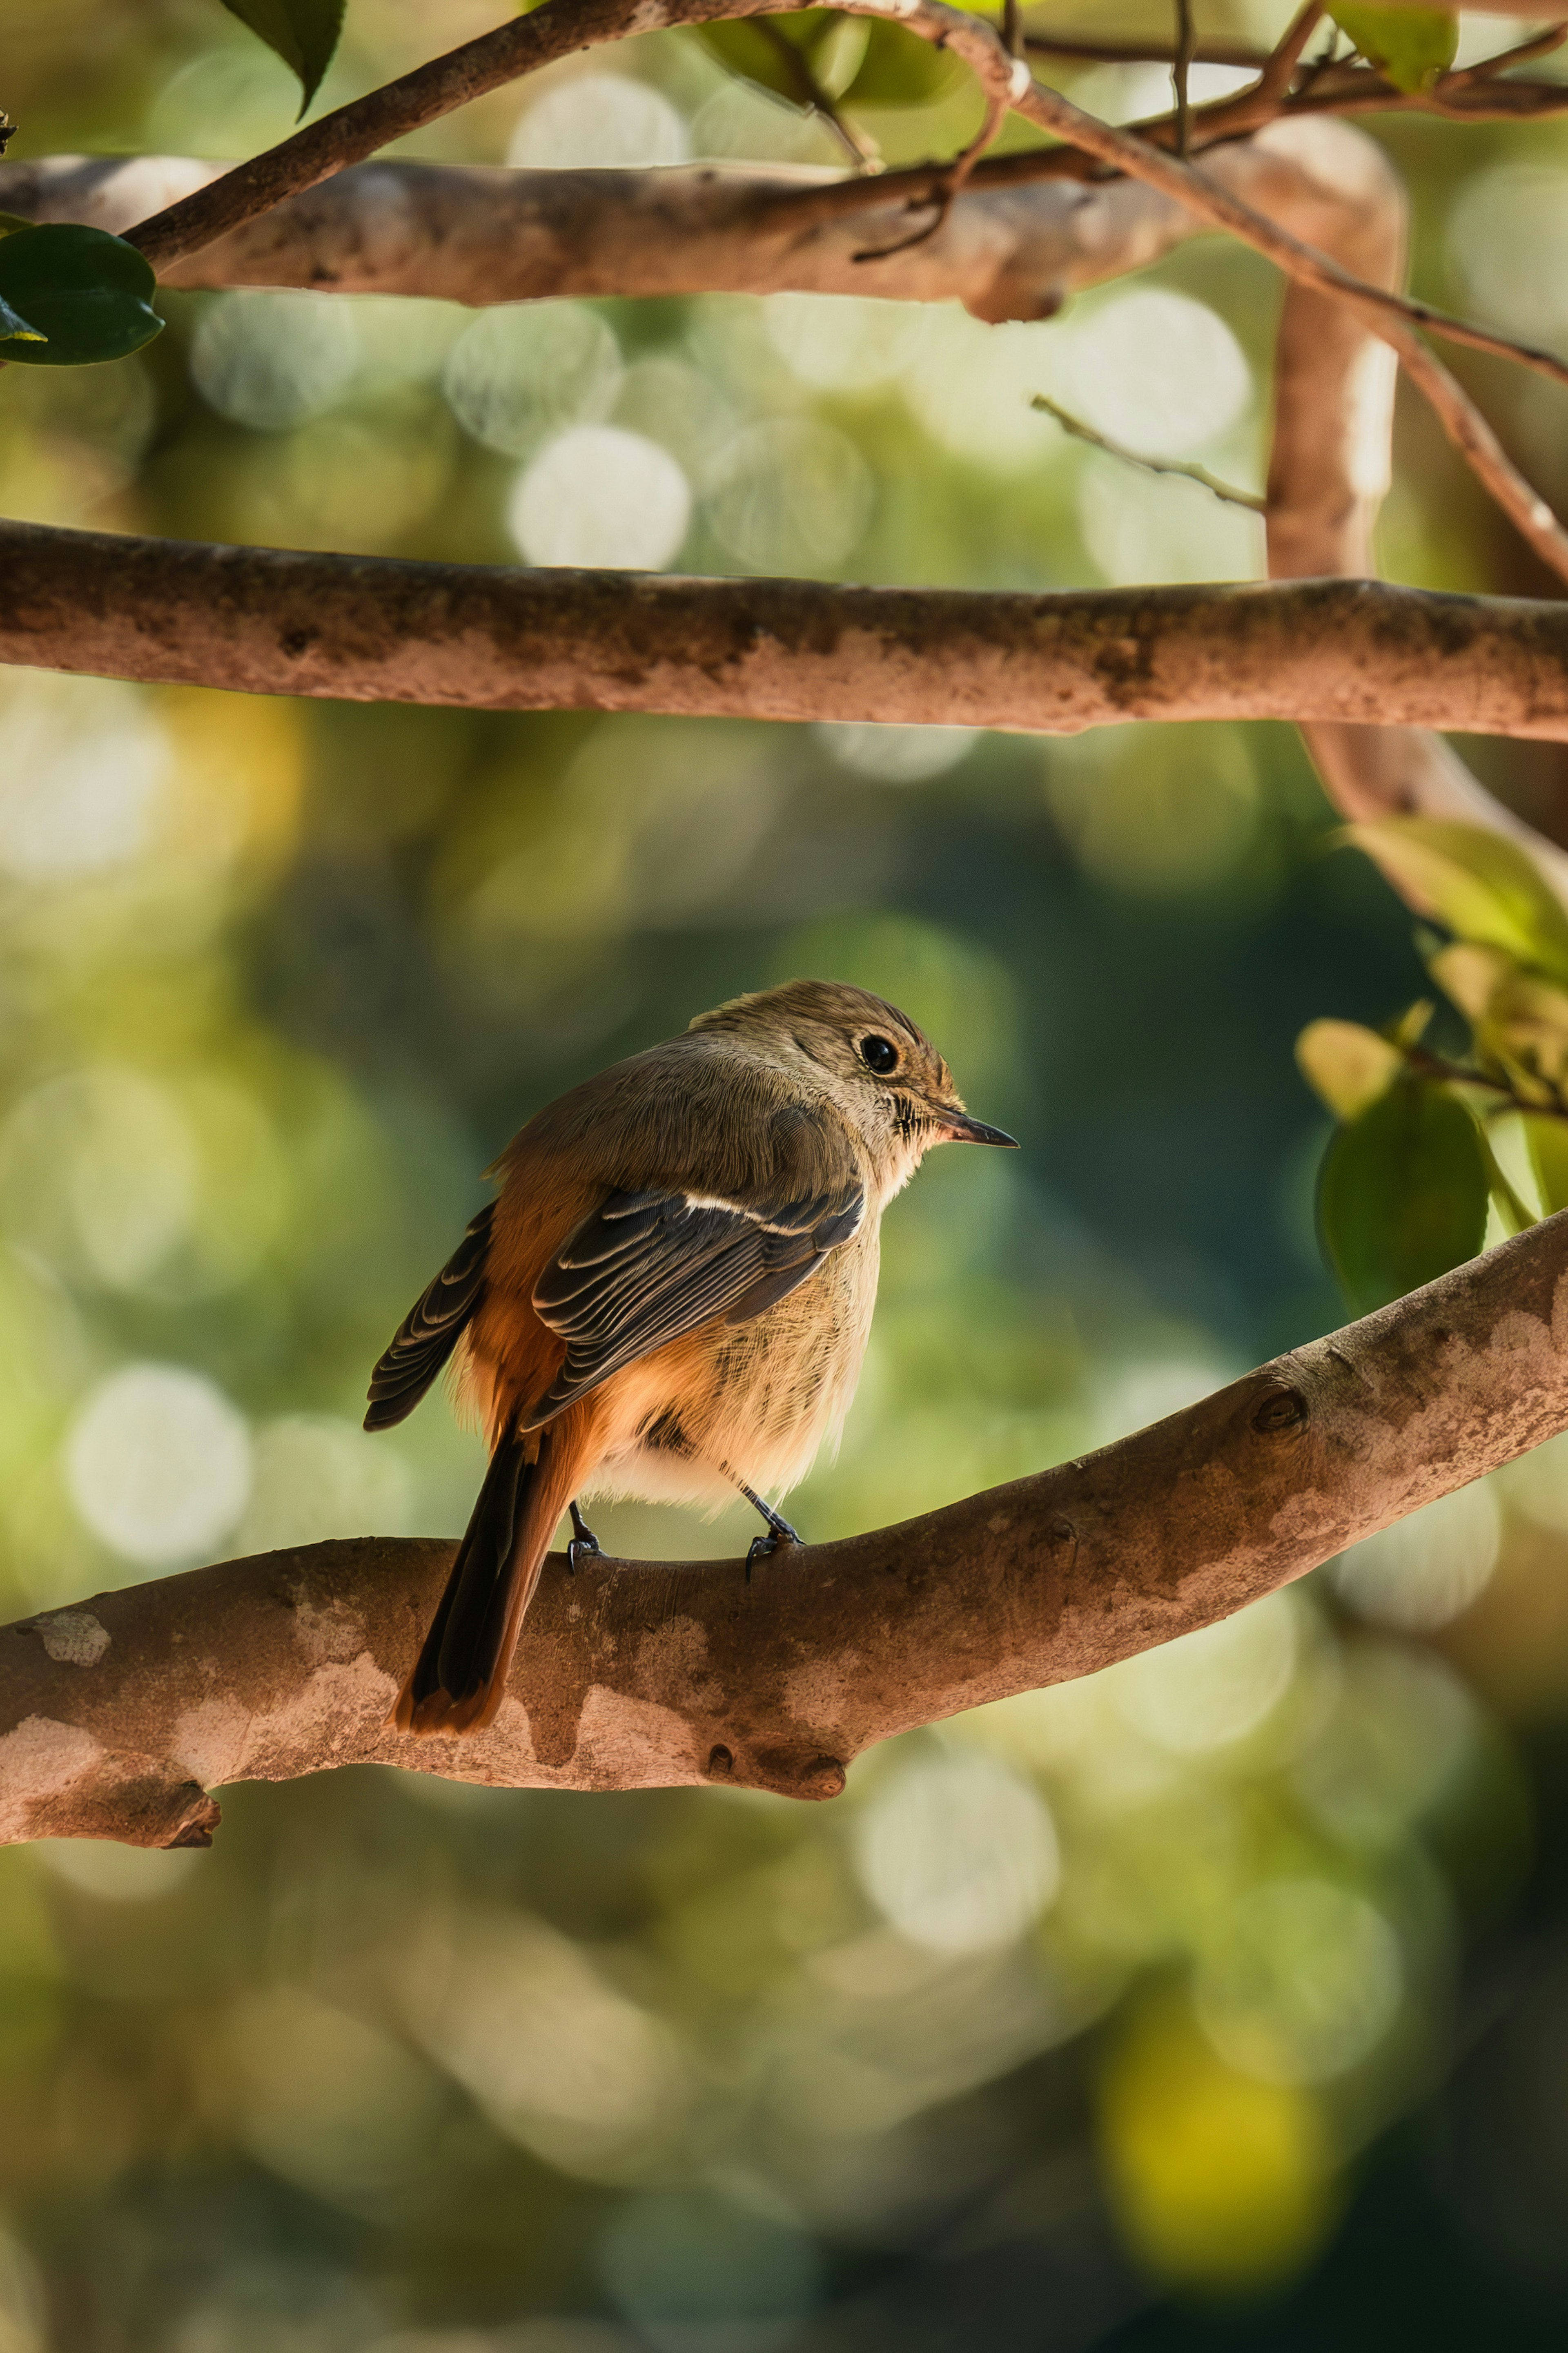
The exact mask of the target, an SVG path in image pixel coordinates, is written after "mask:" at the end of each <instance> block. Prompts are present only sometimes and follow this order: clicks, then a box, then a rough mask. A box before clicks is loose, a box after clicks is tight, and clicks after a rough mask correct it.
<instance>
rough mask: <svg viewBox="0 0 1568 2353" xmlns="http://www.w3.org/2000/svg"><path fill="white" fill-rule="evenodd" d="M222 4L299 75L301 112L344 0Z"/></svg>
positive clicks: (325, 59) (333, 43) (334, 38)
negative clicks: (301, 93)
mask: <svg viewBox="0 0 1568 2353" xmlns="http://www.w3.org/2000/svg"><path fill="white" fill-rule="evenodd" d="M223 5H224V6H225V7H226V9H227V10H228V12H229V15H230V16H237V17H238V18H239V20H240V23H241V24H242V25H248V26H249V27H250V29H251V31H252V32H253V33H256V34H258V35H259V37H260V38H261V39H262V40H264V41H265V42H266V44H267V46H268V48H269V49H271V50H272V51H273V53H274V55H275V56H277V57H280V58H282V60H283V62H284V64H285V65H286V66H287V67H288V68H289V71H290V72H291V73H296V74H298V75H299V77H300V90H302V91H303V92H304V96H303V97H302V98H301V99H300V113H301V114H303V113H304V111H305V109H306V108H307V107H308V106H309V105H310V100H312V99H313V98H314V97H315V95H316V92H317V91H318V90H320V88H321V77H322V75H323V74H324V73H325V72H326V70H327V68H328V67H329V66H330V65H331V62H332V52H333V51H334V49H335V48H336V47H337V46H338V36H339V35H340V34H341V33H342V29H343V7H344V5H345V0H223Z"/></svg>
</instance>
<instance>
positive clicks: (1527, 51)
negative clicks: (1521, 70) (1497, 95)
mask: <svg viewBox="0 0 1568 2353" xmlns="http://www.w3.org/2000/svg"><path fill="white" fill-rule="evenodd" d="M1564 41H1568V24H1563V25H1549V26H1547V28H1546V30H1545V32H1544V33H1538V34H1537V35H1536V36H1535V37H1534V38H1533V39H1532V40H1529V41H1521V42H1520V43H1519V45H1518V47H1515V48H1511V49H1500V50H1499V51H1498V53H1497V55H1496V56H1495V57H1490V58H1478V60H1477V62H1476V63H1475V64H1474V65H1473V66H1459V67H1458V68H1455V69H1452V70H1450V71H1449V72H1448V73H1447V75H1446V76H1445V77H1444V79H1445V80H1447V82H1449V83H1465V82H1476V81H1490V80H1491V79H1493V77H1494V76H1495V75H1497V74H1500V73H1501V72H1503V71H1504V69H1506V68H1507V67H1509V66H1522V65H1525V64H1527V63H1528V62H1529V60H1530V59H1531V58H1549V57H1550V56H1551V55H1552V51H1553V50H1554V49H1560V48H1561V47H1563V42H1564Z"/></svg>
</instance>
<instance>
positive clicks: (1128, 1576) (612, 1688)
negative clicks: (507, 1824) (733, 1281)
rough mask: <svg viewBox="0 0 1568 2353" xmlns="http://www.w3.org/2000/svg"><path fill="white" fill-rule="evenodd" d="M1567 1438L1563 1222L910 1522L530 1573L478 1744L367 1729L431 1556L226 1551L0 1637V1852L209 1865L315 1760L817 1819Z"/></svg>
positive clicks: (422, 1590) (404, 1640)
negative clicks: (938, 1723) (228, 1810)
mask: <svg viewBox="0 0 1568 2353" xmlns="http://www.w3.org/2000/svg"><path fill="white" fill-rule="evenodd" d="M1565 1427H1568V1212H1564V1213H1563V1215H1562V1216H1559V1217H1556V1218H1552V1219H1548V1220H1547V1221H1546V1222H1545V1223H1544V1224H1542V1225H1539V1226H1535V1227H1533V1228H1531V1229H1530V1230H1529V1231H1528V1232H1527V1233H1524V1234H1522V1235H1521V1236H1520V1237H1519V1238H1518V1239H1517V1240H1513V1241H1510V1242H1505V1243H1504V1244H1503V1245H1502V1247H1501V1248H1500V1250H1495V1251H1493V1252H1492V1253H1491V1255H1490V1256H1489V1257H1487V1258H1484V1259H1478V1260H1474V1261H1471V1263H1470V1264H1469V1265H1468V1266H1465V1267H1461V1268H1460V1269H1458V1271H1456V1272H1455V1273H1453V1274H1450V1275H1447V1276H1445V1277H1444V1278H1443V1280H1442V1281H1441V1282H1436V1283H1433V1284H1431V1285H1429V1286H1428V1288H1427V1289H1426V1290H1425V1291H1420V1292H1416V1293H1415V1294H1414V1295H1413V1296H1412V1297H1410V1298H1408V1299H1404V1300H1400V1301H1398V1302H1397V1303H1395V1304H1394V1306H1392V1307H1387V1308H1384V1309H1383V1310H1382V1311H1381V1312H1380V1313H1379V1314H1376V1315H1372V1316H1368V1317H1367V1318H1366V1319H1365V1320H1364V1321H1363V1322H1362V1323H1359V1324H1352V1325H1350V1326H1349V1327H1348V1329H1346V1330H1344V1331H1342V1332H1339V1333H1336V1334H1334V1335H1332V1336H1331V1338H1329V1339H1326V1340H1319V1341H1314V1342H1313V1343H1312V1344H1311V1345H1309V1346H1307V1347H1303V1348H1298V1349H1296V1350H1294V1351H1293V1352H1292V1353H1291V1354H1290V1355H1289V1356H1281V1357H1278V1358H1276V1359H1275V1361H1274V1362H1273V1363H1272V1364H1270V1365H1266V1366H1263V1367H1262V1368H1261V1369H1260V1370H1258V1371H1257V1372H1254V1373H1249V1374H1247V1377H1245V1378H1244V1379H1242V1380H1239V1381H1236V1382H1233V1383H1232V1384H1231V1386H1230V1387H1229V1388H1224V1389H1221V1390H1220V1391H1219V1392H1218V1393H1217V1394H1216V1395H1215V1396H1214V1397H1211V1398H1206V1399H1205V1400H1204V1402H1203V1403H1202V1404H1199V1405H1195V1406H1193V1407H1190V1408H1188V1409H1186V1410H1184V1412H1181V1413H1177V1414H1173V1415H1171V1416H1170V1417H1169V1419H1166V1420H1164V1421H1160V1422H1156V1423H1155V1424H1154V1425H1153V1426H1152V1428H1151V1429H1148V1430H1141V1431H1139V1432H1138V1433H1137V1434H1136V1435H1135V1436H1133V1437H1131V1438H1126V1439H1122V1440H1120V1441H1119V1442H1118V1443H1117V1444H1115V1445H1113V1446H1109V1447H1105V1448H1102V1449H1101V1450H1100V1452H1098V1453H1096V1454H1090V1455H1089V1456H1087V1457H1085V1458H1084V1459H1083V1460H1082V1461H1076V1462H1068V1463H1064V1464H1062V1465H1061V1466H1060V1467H1059V1468H1058V1469H1057V1470H1054V1471H1047V1472H1042V1473H1040V1474H1039V1475H1037V1477H1034V1478H1029V1479H1020V1480H1016V1481H1015V1482H1013V1483H1012V1484H1011V1485H1009V1486H1005V1487H997V1488H993V1489H991V1490H990V1491H989V1492H988V1493H984V1494H980V1495H974V1496H971V1497H970V1498H969V1499H968V1500H967V1501H966V1502H964V1503H959V1504H949V1505H948V1506H947V1507H946V1508H945V1509H944V1510H942V1511H937V1512H931V1513H928V1514H926V1515H925V1516H924V1517H923V1518H921V1519H917V1520H909V1521H906V1522H905V1523H903V1525H900V1526H898V1527H892V1528H884V1529H880V1530H879V1531H877V1532H876V1533H875V1534H873V1535H863V1536H855V1537H852V1538H850V1539H849V1540H848V1541H847V1542H846V1543H840V1544H830V1545H821V1546H815V1545H814V1546H808V1547H806V1548H804V1549H803V1550H801V1551H799V1552H794V1551H791V1552H789V1553H787V1554H785V1555H784V1556H779V1557H777V1558H775V1559H774V1560H773V1561H770V1562H768V1563H767V1564H765V1565H764V1566H763V1567H761V1568H760V1569H758V1570H757V1571H756V1572H755V1574H754V1575H753V1577H752V1581H751V1582H750V1583H749V1584H748V1583H747V1582H746V1579H745V1574H744V1570H743V1568H742V1564H741V1563H740V1562H738V1561H734V1562H724V1563H714V1562H704V1563H699V1564H678V1563H669V1562H660V1563H658V1564H657V1565H648V1566H644V1567H633V1566H631V1565H628V1564H626V1563H617V1562H613V1561H609V1560H593V1561H589V1562H587V1563H585V1564H584V1565H583V1566H582V1567H579V1569H578V1572H577V1575H576V1577H574V1578H572V1579H568V1577H567V1576H566V1574H565V1564H564V1562H563V1560H562V1559H561V1557H560V1556H555V1557H553V1558H552V1560H551V1561H550V1562H549V1563H548V1564H547V1567H546V1570H545V1574H544V1577H543V1579H542V1583H541V1585H540V1588H539V1590H538V1593H537V1594H536V1596H535V1598H534V1600H533V1603H532V1606H531V1609H530V1612H529V1616H528V1620H527V1623H526V1626H525V1628H524V1633H523V1641H522V1644H521V1649H520V1651H519V1653H518V1658H517V1662H516V1664H515V1666H514V1668H513V1670H512V1674H511V1680H510V1688H509V1693H508V1696H507V1698H506V1700H505V1702H504V1703H503V1704H502V1707H501V1711H500V1715H499V1717H498V1718H497V1721H496V1723H495V1725H493V1726H492V1727H491V1729H490V1730H489V1731H488V1732H486V1733H483V1734H481V1735H479V1736H477V1737H475V1738H472V1739H467V1740H455V1741H448V1740H417V1741H416V1740H411V1739H405V1738H404V1737H403V1736H400V1735H398V1734H395V1733H389V1732H388V1731H387V1730H386V1726H385V1718H386V1713H387V1709H388V1707H389V1705H390V1704H391V1702H392V1700H393V1698H394V1697H395V1694H396V1692H397V1689H398V1686H399V1684H400V1683H401V1681H402V1678H403V1676H404V1674H405V1671H406V1668H407V1665H408V1662H409V1660H410V1659H411V1658H412V1656H413V1654H414V1651H415V1650H416V1647H417V1644H418V1641H419V1637H420V1633H421V1631H422V1630H423V1628H424V1626H425V1624H426V1621H427V1620H428V1617H429V1613H430V1611H431V1609H433V1607H434V1605H435V1602H436V1599H437V1596H438V1594H439V1592H440V1589H441V1586H442V1582H443V1579H444V1578H445V1577H446V1575H447V1570H448V1568H449V1567H450V1565H451V1560H452V1556H453V1551H454V1547H453V1546H451V1545H450V1544H441V1543H433V1542H428V1541H420V1540H403V1541H398V1540H395V1539H388V1538H384V1537H366V1538H364V1539H363V1540H361V1541H358V1542H349V1543H339V1544H323V1545H315V1546H308V1547H305V1548H304V1549H302V1550H300V1551H295V1552H279V1553H268V1554H265V1555H262V1556H260V1557H258V1558H255V1559H250V1560H241V1561H230V1562H226V1563H225V1564H223V1565H222V1566H220V1567H214V1568H203V1569H195V1570H193V1571H191V1572H190V1573H189V1574H188V1575H186V1576H184V1577H165V1578H163V1579H160V1580H158V1581H157V1582H154V1583H152V1584H148V1585H143V1586H139V1587H134V1588H131V1589H129V1590H126V1591H121V1592H118V1593H106V1594H100V1595H97V1596H95V1597H94V1598H93V1599H90V1600H89V1601H85V1602H82V1603H80V1604H79V1605H77V1606H76V1607H74V1608H72V1609H58V1610H52V1611H49V1612H47V1614H45V1615H44V1616H42V1617H38V1618H33V1619H29V1620H24V1621H23V1622H22V1623H21V1624H19V1625H16V1626H11V1627H7V1628H5V1629H4V1630H0V1840H5V1841H13V1842H14V1841H19V1840H24V1839H31V1838H42V1837H92V1838H117V1839H121V1840H124V1841H127V1842H129V1843H131V1844H132V1845H142V1846H163V1845H205V1844H206V1843H207V1842H208V1841H209V1840H210V1837H211V1834H212V1831H213V1829H214V1828H215V1827H216V1822H217V1820H218V1809H217V1807H216V1804H215V1803H214V1802H213V1800H212V1799H211V1798H210V1797H209V1796H207V1794H206V1792H207V1791H208V1790H210V1789H213V1788H221V1787H222V1786H224V1785H225V1784H226V1783H229V1782H234V1781H246V1780H268V1781H277V1780H287V1779H290V1778H294V1777H295V1776H297V1775H299V1774H302V1773H313V1772H320V1771H322V1770H323V1769H326V1768H329V1767H334V1766H339V1765H355V1764H364V1763H379V1764H384V1765H402V1766H406V1767H410V1768H412V1769H413V1770H415V1771H419V1772H434V1773H437V1774H441V1775H444V1776H446V1777H447V1778H451V1779H457V1780H469V1781H480V1782H489V1783H496V1784H504V1785H506V1786H509V1787H513V1788H576V1789H605V1788H662V1787H669V1786H672V1785H676V1784H680V1783H700V1782H706V1783H709V1784H714V1783H721V1784H723V1785H724V1786H726V1787H736V1786H740V1787H743V1788H755V1789H767V1790H773V1791H775V1792H777V1793H779V1794H780V1795H783V1796H786V1797H794V1798H812V1799H820V1798H830V1797H834V1796H837V1793H838V1791H839V1790H840V1789H841V1788H843V1786H844V1776H845V1768H846V1767H847V1765H848V1764H849V1763H850V1761H851V1759H852V1758H854V1757H857V1756H858V1755H859V1754H860V1753H861V1751H862V1750H864V1749H866V1748H868V1747H870V1746H872V1745H873V1744H874V1743H875V1742H877V1741H880V1740H885V1739H887V1738H889V1736H891V1735H892V1734H894V1733H898V1732H902V1731H905V1730H907V1729H908V1728H909V1727H910V1726H911V1725H919V1724H928V1723H931V1722H933V1721H934V1720H936V1719H938V1718H941V1717H943V1716H949V1715H955V1714H957V1713H958V1712H959V1711H960V1710H962V1709H965V1708H971V1707H976V1706H979V1705H981V1704H983V1703H984V1702H986V1701H989V1700H994V1699H1000V1698H1003V1697H1005V1696H1007V1695H1009V1694H1014V1693H1018V1692H1026V1691H1032V1690H1036V1689H1038V1688H1040V1687H1041V1686H1043V1685H1046V1684H1049V1683H1062V1682H1066V1681H1068V1680H1069V1679H1070V1678H1072V1677H1075V1676H1079V1675H1086V1674H1090V1673H1092V1672H1095V1670H1096V1669H1098V1668H1100V1667H1105V1666H1109V1665H1110V1664H1111V1663H1112V1662H1113V1661H1115V1660H1117V1659H1123V1658H1126V1657H1128V1656H1130V1655H1131V1653H1132V1652H1134V1651H1143V1650H1147V1649H1149V1648H1151V1647H1152V1645H1153V1644H1155V1643H1158V1642H1165V1641H1171V1640H1172V1639H1173V1637H1174V1636H1176V1635H1179V1634H1184V1633H1186V1632H1189V1631H1190V1630H1193V1629H1194V1628H1195V1627H1199V1626H1205V1625H1209V1624H1212V1623H1213V1622H1214V1621H1215V1620H1217V1619H1221V1618H1226V1617H1229V1616H1230V1615H1231V1614H1232V1613H1233V1612H1234V1611H1235V1610H1237V1609H1241V1608H1242V1607H1243V1606H1244V1605H1245V1604H1246V1603H1247V1602H1249V1601H1253V1600H1256V1599H1258V1597H1259V1596H1260V1595H1262V1594H1265V1593H1268V1592H1272V1591H1273V1590H1275V1589H1276V1588H1278V1587H1279V1586H1281V1585H1284V1584H1287V1583H1289V1581H1290V1580H1291V1579H1292V1578H1293V1577H1300V1576H1301V1575H1303V1574H1304V1572H1305V1571H1307V1570H1308V1569H1310V1568H1312V1567H1315V1566H1316V1565H1317V1564H1318V1563H1319V1562H1320V1561H1322V1560H1326V1559H1328V1558H1330V1557H1331V1556H1332V1555H1334V1554H1335V1553H1337V1552H1340V1551H1342V1549H1343V1547H1344V1546H1346V1545H1349V1544H1353V1543H1355V1542H1357V1541H1358V1540H1359V1539H1360V1538H1361V1537H1363V1536H1366V1535H1372V1534H1373V1532H1374V1531H1375V1530H1377V1529H1378V1528H1381V1527H1385V1526H1387V1525H1389V1523H1390V1522H1391V1521H1393V1520H1395V1519H1399V1518H1401V1517H1403V1516H1404V1515H1405V1514H1407V1513H1409V1512H1412V1511H1415V1510H1416V1509H1418V1508H1419V1506H1420V1505H1422V1504H1426V1503H1430V1502H1432V1501H1433V1500H1434V1499H1435V1498H1436V1497H1437V1496H1439V1495H1445V1494H1448V1493H1451V1492H1452V1491H1453V1490H1454V1489H1455V1488H1456V1487H1462V1486H1464V1485H1466V1484H1467V1483H1468V1482H1469V1481H1470V1480H1472V1479H1476V1478H1479V1477H1480V1476H1481V1474H1482V1473H1483V1472H1488V1471H1491V1470H1495V1469H1496V1468H1497V1467H1498V1466H1499V1465H1500V1464H1501V1463H1503V1462H1507V1461H1510V1460H1511V1459H1512V1458H1513V1457H1514V1456H1515V1455H1517V1454H1520V1453H1522V1452H1524V1451H1526V1450H1527V1449H1528V1448H1530V1447H1531V1446H1535V1445H1538V1444H1540V1443H1541V1442H1542V1440H1544V1439H1548V1438H1551V1437H1553V1436H1555V1435H1556V1434H1557V1433H1558V1432H1559V1431H1560V1430H1563V1429H1564V1428H1565Z"/></svg>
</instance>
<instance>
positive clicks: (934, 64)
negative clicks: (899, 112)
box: [844, 17, 963, 109]
mask: <svg viewBox="0 0 1568 2353" xmlns="http://www.w3.org/2000/svg"><path fill="white" fill-rule="evenodd" d="M860 21H861V22H862V23H863V24H865V25H866V26H867V27H868V40H867V43H866V54H865V57H864V58H863V59H862V61H861V65H860V69H859V71H858V73H857V74H856V76H855V79H854V80H853V81H852V82H851V83H850V84H849V87H848V88H847V90H846V91H845V93H844V101H845V104H846V105H847V106H872V107H876V106H882V107H888V108H889V109H890V108H893V107H899V106H931V105H934V104H935V102H936V100H938V99H939V98H942V97H943V96H944V95H945V94H946V92H947V91H948V90H951V89H952V86H953V84H954V83H955V82H956V81H957V80H958V79H960V77H961V76H962V74H963V67H962V66H961V65H960V64H959V62H958V59H957V58H954V57H951V56H950V55H949V54H948V52H947V50H945V49H939V48H938V47H937V46H936V43H935V42H934V41H922V40H921V37H920V36H919V34H918V33H910V32H906V31H905V29H904V27H903V26H902V25H889V24H888V23H886V22H885V21H883V20H882V19H881V18H878V17H873V18H869V19H868V18H864V17H863V18H862V19H861V20H860Z"/></svg>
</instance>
